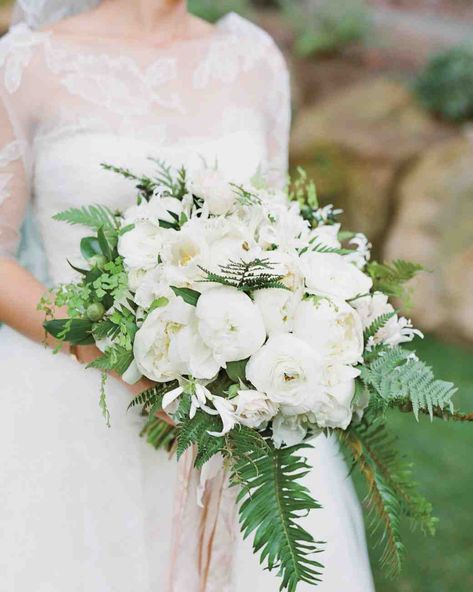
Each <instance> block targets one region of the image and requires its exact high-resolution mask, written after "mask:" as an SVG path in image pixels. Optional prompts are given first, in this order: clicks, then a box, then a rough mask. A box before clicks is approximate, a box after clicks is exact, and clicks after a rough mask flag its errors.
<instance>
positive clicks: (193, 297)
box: [171, 286, 200, 306]
mask: <svg viewBox="0 0 473 592" xmlns="http://www.w3.org/2000/svg"><path fill="white" fill-rule="evenodd" d="M171 290H172V291H173V292H174V294H175V295H176V296H180V297H181V298H182V299H183V300H184V302H187V304H190V305H191V306H197V302H199V298H200V292H197V290H191V289H190V288H177V287H176V286H171Z"/></svg>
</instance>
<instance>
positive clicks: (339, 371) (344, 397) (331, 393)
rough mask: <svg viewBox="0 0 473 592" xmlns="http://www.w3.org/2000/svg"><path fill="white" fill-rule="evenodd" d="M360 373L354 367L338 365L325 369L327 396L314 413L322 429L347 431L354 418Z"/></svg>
mask: <svg viewBox="0 0 473 592" xmlns="http://www.w3.org/2000/svg"><path fill="white" fill-rule="evenodd" d="M359 374H360V372H359V370H357V369H356V368H353V367H352V366H343V365H341V364H336V365H334V366H330V367H328V368H326V369H325V372H324V388H325V391H326V392H325V396H324V397H323V399H321V400H320V401H319V402H318V404H317V406H316V407H314V409H313V413H314V415H315V417H316V420H317V424H318V426H319V427H320V428H340V429H342V430H346V429H347V427H348V426H349V425H350V422H351V419H352V416H353V405H352V403H353V396H354V394H355V378H356V377H357V376H359Z"/></svg>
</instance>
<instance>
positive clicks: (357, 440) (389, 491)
mask: <svg viewBox="0 0 473 592" xmlns="http://www.w3.org/2000/svg"><path fill="white" fill-rule="evenodd" d="M339 439H340V442H341V444H342V446H343V447H344V448H345V450H346V451H347V452H348V453H349V456H350V457H351V460H352V462H353V467H354V468H357V469H358V470H359V472H360V474H361V475H362V476H363V478H364V482H365V487H366V490H367V495H366V499H365V502H366V504H367V506H368V509H369V512H370V528H371V531H372V534H373V535H374V536H376V537H377V538H378V539H379V544H380V545H383V552H382V555H381V563H382V565H383V566H384V567H386V568H387V569H388V571H389V572H390V573H391V574H392V575H394V574H397V573H398V572H399V570H400V568H401V561H402V556H403V553H404V545H403V544H402V542H401V533H400V527H401V518H402V516H405V517H407V518H408V519H409V520H410V523H411V527H412V528H413V529H415V528H420V529H421V530H422V532H424V534H429V535H433V534H435V526H436V523H437V520H436V519H435V518H433V517H432V506H431V504H430V503H429V502H428V501H427V500H425V498H424V497H423V496H421V495H420V494H419V493H418V492H417V485H416V483H415V482H414V481H413V480H412V467H411V465H410V464H408V463H406V462H405V461H404V460H403V459H402V458H400V456H399V454H398V452H397V450H396V448H395V447H394V446H395V443H396V442H395V441H394V440H393V439H392V438H391V437H390V436H389V435H388V433H387V431H386V428H385V424H384V422H383V421H379V420H378V421H374V422H371V424H370V425H367V424H366V423H363V424H361V425H359V426H356V427H354V428H352V429H351V430H349V431H347V432H340V433H339Z"/></svg>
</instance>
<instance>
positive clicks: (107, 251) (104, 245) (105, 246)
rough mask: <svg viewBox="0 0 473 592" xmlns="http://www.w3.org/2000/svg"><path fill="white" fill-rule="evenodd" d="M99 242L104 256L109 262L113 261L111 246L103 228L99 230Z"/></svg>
mask: <svg viewBox="0 0 473 592" xmlns="http://www.w3.org/2000/svg"><path fill="white" fill-rule="evenodd" d="M97 240H98V243H99V246H100V250H101V252H102V255H103V256H104V257H106V258H107V259H108V260H109V261H111V260H112V259H113V253H112V249H111V247H110V244H109V242H108V240H107V237H106V236H105V232H104V229H103V227H100V228H99V229H98V230H97Z"/></svg>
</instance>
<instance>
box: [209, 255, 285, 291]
mask: <svg viewBox="0 0 473 592" xmlns="http://www.w3.org/2000/svg"><path fill="white" fill-rule="evenodd" d="M219 267H220V273H213V272H211V271H209V270H208V269H205V268H204V267H200V269H201V270H202V271H203V272H204V273H205V274H206V275H205V278H204V279H203V280H201V281H203V282H208V283H216V284H222V285H223V286H231V287H232V288H237V289H238V290H240V291H242V292H246V293H251V292H254V291H256V290H265V289H268V288H278V289H281V290H287V289H288V288H287V286H285V285H284V284H283V283H282V280H283V279H284V276H282V275H278V274H274V273H271V270H272V269H273V267H274V265H273V263H272V262H271V261H270V260H269V259H253V260H252V261H248V262H247V261H243V260H242V261H229V262H228V263H227V264H226V265H220V266H219Z"/></svg>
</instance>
